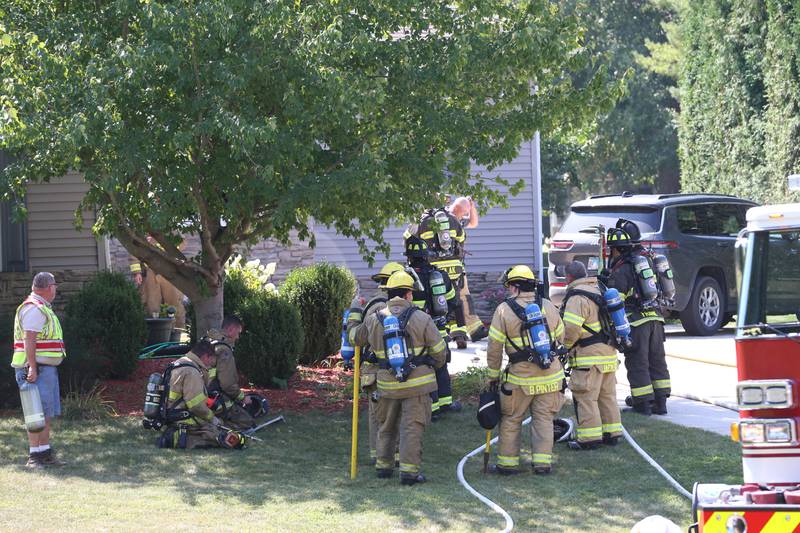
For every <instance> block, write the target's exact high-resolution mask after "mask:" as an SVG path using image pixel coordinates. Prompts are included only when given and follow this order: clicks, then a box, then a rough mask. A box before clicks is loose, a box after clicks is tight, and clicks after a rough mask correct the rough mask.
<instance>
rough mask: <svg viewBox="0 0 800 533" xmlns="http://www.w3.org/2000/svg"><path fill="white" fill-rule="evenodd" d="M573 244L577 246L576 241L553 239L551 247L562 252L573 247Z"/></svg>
mask: <svg viewBox="0 0 800 533" xmlns="http://www.w3.org/2000/svg"><path fill="white" fill-rule="evenodd" d="M573 246H575V241H552V242H551V243H550V248H553V249H555V250H561V251H562V252H565V251H567V250H570V249H572V247H573Z"/></svg>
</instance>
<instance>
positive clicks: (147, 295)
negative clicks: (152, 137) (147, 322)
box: [130, 263, 186, 329]
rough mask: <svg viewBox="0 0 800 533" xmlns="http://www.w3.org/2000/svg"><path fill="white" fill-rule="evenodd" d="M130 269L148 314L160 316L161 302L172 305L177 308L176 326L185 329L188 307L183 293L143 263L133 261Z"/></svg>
mask: <svg viewBox="0 0 800 533" xmlns="http://www.w3.org/2000/svg"><path fill="white" fill-rule="evenodd" d="M130 269H131V274H132V276H133V282H134V283H135V284H136V286H137V287H138V288H139V295H140V296H141V298H142V304H143V305H144V310H145V313H146V314H147V316H148V317H158V316H159V315H160V314H161V304H164V305H168V306H172V307H174V308H175V328H176V329H184V328H185V327H186V307H185V306H184V305H183V293H182V292H181V291H179V290H178V289H177V288H176V287H175V286H174V285H173V284H172V283H170V282H169V281H167V280H166V279H165V278H164V277H163V276H160V275H158V274H156V273H155V272H154V271H153V269H151V268H149V267H147V266H145V265H143V264H142V263H132V264H131V266H130Z"/></svg>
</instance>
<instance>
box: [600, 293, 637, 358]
mask: <svg viewBox="0 0 800 533" xmlns="http://www.w3.org/2000/svg"><path fill="white" fill-rule="evenodd" d="M603 298H605V300H606V306H607V307H608V314H609V315H610V316H611V322H612V323H613V324H614V330H615V331H616V333H617V341H618V344H619V345H620V346H622V347H627V346H630V344H631V324H630V322H628V317H627V316H626V315H625V302H623V301H622V297H621V296H620V295H619V291H618V290H617V289H608V290H606V292H605V294H603Z"/></svg>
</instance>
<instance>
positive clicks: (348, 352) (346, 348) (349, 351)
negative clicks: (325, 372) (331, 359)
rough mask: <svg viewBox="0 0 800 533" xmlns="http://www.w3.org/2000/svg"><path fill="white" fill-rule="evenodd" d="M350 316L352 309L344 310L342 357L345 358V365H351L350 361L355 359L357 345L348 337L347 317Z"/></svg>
mask: <svg viewBox="0 0 800 533" xmlns="http://www.w3.org/2000/svg"><path fill="white" fill-rule="evenodd" d="M348 318H350V310H349V309H348V310H347V311H345V312H344V318H343V319H342V348H341V353H342V359H343V360H344V365H345V367H348V366H349V365H350V361H352V360H353V357H355V355H356V349H355V347H354V346H353V345H352V344H350V339H349V338H347V319H348Z"/></svg>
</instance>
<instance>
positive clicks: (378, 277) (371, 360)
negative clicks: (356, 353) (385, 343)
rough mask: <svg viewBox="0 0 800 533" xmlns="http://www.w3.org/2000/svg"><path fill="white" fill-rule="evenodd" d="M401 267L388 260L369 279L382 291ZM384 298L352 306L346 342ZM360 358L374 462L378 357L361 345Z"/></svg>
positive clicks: (368, 348)
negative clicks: (362, 305)
mask: <svg viewBox="0 0 800 533" xmlns="http://www.w3.org/2000/svg"><path fill="white" fill-rule="evenodd" d="M402 270H403V265H401V264H400V263H396V262H394V261H391V262H389V263H386V264H385V265H383V267H382V268H381V270H380V272H378V273H377V274H375V275H374V276H372V280H373V281H374V282H376V283H377V284H378V288H379V289H381V290H383V291H385V290H386V282H387V281H388V279H389V276H391V275H392V274H394V273H395V272H397V271H402ZM386 301H387V298H386V296H384V295H379V296H375V297H374V298H372V299H371V300H370V301H369V302H367V304H366V305H365V306H364V307H363V309H362V308H361V307H359V306H352V307H351V308H350V313H349V314H348V316H347V335H348V338H349V340H350V343H351V344H353V345H354V346H355V345H356V343H355V339H356V338H357V337H358V329H359V328H364V327H366V326H365V325H364V320H366V317H368V316H370V315H372V314H374V313H377V312H378V311H381V310H383V309H386ZM362 348H363V353H362V357H361V390H362V391H364V393H365V394H366V395H367V398H368V399H369V403H368V405H369V457H370V459H371V460H372V461H373V462H375V460H376V459H377V457H378V426H379V424H378V395H377V392H378V383H377V381H378V358H377V356H376V355H375V351H374V350H373V349H372V347H371V346H370V345H369V344H366V345H364V346H362Z"/></svg>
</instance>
